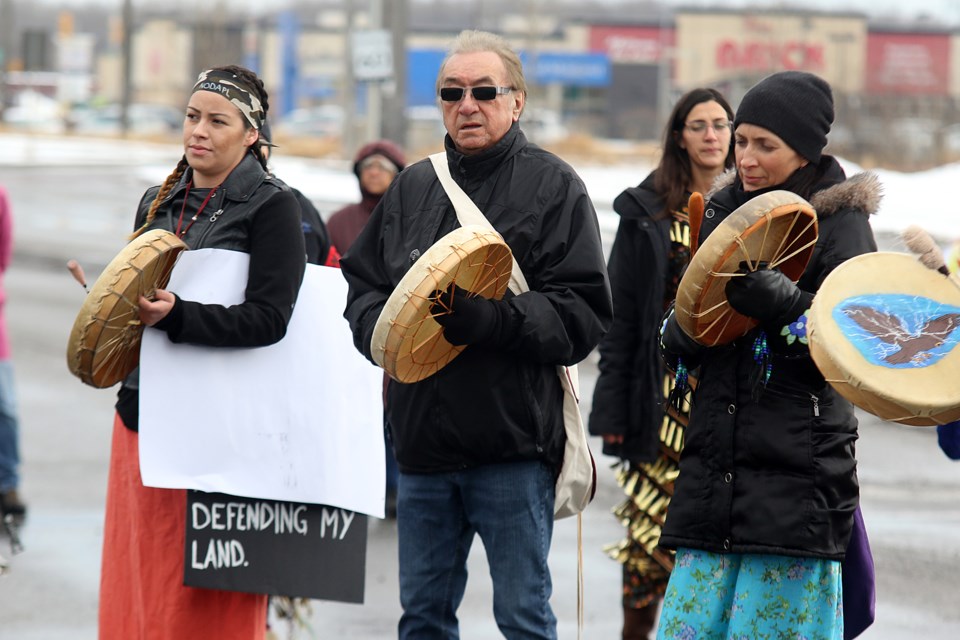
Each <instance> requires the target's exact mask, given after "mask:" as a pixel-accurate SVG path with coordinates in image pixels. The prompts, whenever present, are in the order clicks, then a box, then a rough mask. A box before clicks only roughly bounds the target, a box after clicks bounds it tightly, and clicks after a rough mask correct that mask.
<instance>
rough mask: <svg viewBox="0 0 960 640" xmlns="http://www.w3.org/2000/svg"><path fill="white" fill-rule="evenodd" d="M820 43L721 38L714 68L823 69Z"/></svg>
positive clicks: (759, 69)
mask: <svg viewBox="0 0 960 640" xmlns="http://www.w3.org/2000/svg"><path fill="white" fill-rule="evenodd" d="M823 58H824V56H823V45H820V44H811V43H805V42H799V41H791V40H788V41H786V42H773V41H771V40H764V41H756V40H745V41H737V40H721V41H720V42H718V43H717V48H716V65H717V69H723V70H724V71H774V70H781V69H802V70H804V71H823V69H824V66H825V64H824V59H823Z"/></svg>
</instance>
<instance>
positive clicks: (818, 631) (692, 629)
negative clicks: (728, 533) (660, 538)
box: [657, 548, 843, 640]
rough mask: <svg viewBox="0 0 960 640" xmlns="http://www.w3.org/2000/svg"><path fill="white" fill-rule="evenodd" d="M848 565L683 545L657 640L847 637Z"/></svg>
mask: <svg viewBox="0 0 960 640" xmlns="http://www.w3.org/2000/svg"><path fill="white" fill-rule="evenodd" d="M842 603H843V593H842V589H841V583H840V563H839V562H838V561H835V560H821V559H816V558H791V557H787V556H771V555H756V554H718V553H709V552H707V551H696V550H692V549H683V548H681V549H677V560H676V566H675V567H674V569H673V574H671V576H670V583H669V584H668V585H667V593H666V595H665V597H664V601H663V611H661V613H660V624H659V625H658V632H657V640H787V639H789V640H843V606H842Z"/></svg>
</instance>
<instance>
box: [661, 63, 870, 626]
mask: <svg viewBox="0 0 960 640" xmlns="http://www.w3.org/2000/svg"><path fill="white" fill-rule="evenodd" d="M832 122H833V97H832V92H831V89H830V86H829V85H828V84H827V83H826V82H825V81H824V80H823V79H821V78H819V77H817V76H815V75H813V74H810V73H805V72H797V71H788V72H782V73H776V74H774V75H772V76H770V77H768V78H766V79H764V80H762V81H761V82H759V83H758V84H757V85H755V86H754V87H753V88H751V89H750V90H749V91H748V92H747V93H746V95H745V96H744V97H743V100H742V102H741V104H740V107H739V109H738V110H737V113H736V116H735V118H734V151H735V156H736V171H735V172H730V174H728V176H727V178H728V179H727V180H726V181H725V184H721V185H720V186H718V187H716V189H717V190H715V192H713V193H711V194H710V195H709V200H708V203H707V206H706V213H705V216H704V220H703V226H702V227H701V232H700V241H701V244H702V241H703V239H704V238H706V237H707V236H709V234H710V233H711V232H712V231H713V230H714V229H716V228H717V225H719V224H720V222H721V221H723V220H724V219H725V218H726V217H727V216H728V215H730V214H731V213H732V212H733V211H735V210H736V209H737V208H739V207H740V206H741V205H743V204H744V203H746V202H747V201H749V200H750V199H752V198H754V197H756V196H758V195H761V194H763V193H766V192H769V191H772V190H779V189H783V190H788V191H791V192H793V193H796V194H797V195H799V196H801V197H803V198H804V199H806V200H807V201H809V202H810V203H811V204H812V205H813V206H814V208H815V209H816V211H817V216H818V221H819V237H818V240H817V244H816V247H815V248H814V251H813V255H812V257H811V260H810V262H809V264H808V265H807V267H806V270H805V271H804V272H803V274H802V276H801V277H800V280H799V281H798V282H797V284H794V283H793V282H792V281H791V280H790V279H788V278H787V277H786V276H785V275H783V274H782V273H781V272H780V271H779V270H776V269H760V270H758V271H755V272H753V273H750V274H747V275H744V276H742V277H738V278H731V279H730V280H729V285H728V286H727V289H726V293H727V300H728V302H729V304H730V305H731V306H732V307H733V308H734V309H735V310H737V311H738V312H740V313H742V314H744V315H747V316H750V317H753V318H756V319H758V320H759V321H760V322H759V325H758V327H757V328H756V329H754V330H753V331H751V332H750V333H748V334H747V335H746V336H744V337H743V338H739V339H737V340H735V341H733V342H732V343H730V344H727V345H722V346H717V347H713V348H705V347H702V346H700V345H698V344H697V343H696V342H694V341H693V340H692V339H691V338H690V337H689V336H687V335H686V334H684V333H683V331H682V330H681V329H680V327H679V325H678V324H677V322H676V319H675V317H674V316H673V315H672V314H671V315H669V316H668V318H667V321H666V322H665V323H664V327H663V330H662V335H661V340H662V351H663V355H664V357H665V358H666V359H667V360H668V362H670V363H671V364H672V365H676V364H677V361H678V360H680V361H682V362H683V364H684V365H685V366H686V367H687V368H688V369H689V370H693V369H694V368H696V367H698V366H699V376H698V381H699V382H698V386H697V389H696V392H695V393H694V398H693V408H692V413H691V418H690V423H689V425H688V427H687V431H686V443H685V447H684V450H683V454H682V457H681V460H680V474H679V478H678V479H677V482H676V486H675V492H674V497H673V501H672V503H671V505H670V511H669V513H668V515H667V519H666V524H665V526H664V528H663V534H662V536H661V538H660V544H661V545H663V546H666V547H668V548H673V549H676V551H677V556H676V566H675V568H674V572H673V574H672V576H671V578H670V583H669V585H668V587H667V593H666V596H665V600H664V607H663V611H662V613H661V618H660V623H659V634H658V638H664V639H667V638H686V637H697V638H742V637H743V638H761V637H771V638H772V637H807V638H823V639H825V640H833V639H836V640H840V639H841V638H843V637H844V616H843V588H842V586H841V568H840V563H841V561H842V560H843V559H844V555H845V553H846V551H847V546H848V542H849V541H850V538H851V532H852V530H853V527H854V517H855V516H854V514H855V511H856V510H857V506H858V503H859V488H858V483H857V473H856V459H855V455H854V444H855V442H856V439H857V420H856V418H855V416H854V411H853V406H852V405H851V404H850V403H849V402H847V401H846V400H844V399H843V398H842V397H841V396H839V395H838V394H837V393H836V392H835V391H834V390H833V388H832V387H831V386H830V385H828V384H827V383H826V382H825V381H824V379H823V377H822V376H821V375H820V373H819V371H818V370H817V367H816V366H815V365H814V363H813V361H812V360H811V358H810V353H809V350H808V348H807V338H806V312H807V310H808V309H809V308H810V303H811V301H812V300H813V297H814V295H815V294H816V292H817V289H818V288H819V286H820V284H821V283H822V282H823V279H824V278H825V277H826V276H827V275H828V274H829V273H830V272H831V271H832V270H833V269H834V268H836V267H837V266H838V265H839V264H840V263H842V262H843V261H845V260H847V259H849V258H852V257H854V256H856V255H859V254H862V253H866V252H870V251H876V242H875V241H874V238H873V233H872V231H871V229H870V223H869V219H868V218H869V215H870V214H872V213H874V212H875V211H876V210H877V208H878V205H879V201H880V197H881V194H880V185H879V182H878V180H877V179H876V177H874V176H873V175H871V174H866V173H863V174H858V175H856V176H853V177H852V178H849V179H847V178H846V176H845V175H844V172H843V170H842V168H841V167H840V165H839V163H838V162H837V161H836V160H835V159H834V158H833V157H831V156H828V155H824V154H823V148H824V147H825V146H826V143H827V134H828V133H829V131H830V125H831V124H832ZM758 355H760V356H764V358H760V359H759V360H760V361H763V362H769V363H771V364H772V367H771V368H770V369H769V377H767V378H766V379H765V378H764V376H763V375H760V376H758V375H756V374H757V368H758V367H760V366H762V365H761V364H760V361H758V358H757V356H758ZM764 380H765V382H764ZM758 381H760V382H758ZM847 637H850V636H849V635H848V636H847Z"/></svg>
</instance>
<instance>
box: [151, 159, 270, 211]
mask: <svg viewBox="0 0 960 640" xmlns="http://www.w3.org/2000/svg"><path fill="white" fill-rule="evenodd" d="M192 179H193V169H191V168H190V167H187V170H186V171H184V172H183V175H182V176H180V182H178V183H177V186H176V187H174V188H173V189H172V190H171V191H170V195H169V196H167V200H170V199H171V198H173V197H174V196H176V195H177V194H179V193H180V192H181V191H183V190H184V189H186V187H187V183H188V182H190V181H191V180H192ZM266 179H267V172H266V171H264V170H263V167H262V166H261V165H260V161H259V160H257V159H256V157H254V155H253V153H252V152H250V153H247V154H245V155H244V156H243V160H241V161H240V164H238V165H237V166H236V167H234V169H233V171H231V172H230V175H228V176H227V179H226V180H224V181H223V184H222V185H221V187H220V189H218V191H219V192H220V194H219V195H220V197H222V198H225V199H228V200H234V201H236V202H246V201H247V200H249V199H250V196H252V195H253V192H254V191H256V190H257V187H259V186H260V185H261V184H262V183H263V181H264V180H266Z"/></svg>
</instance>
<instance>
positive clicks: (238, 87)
mask: <svg viewBox="0 0 960 640" xmlns="http://www.w3.org/2000/svg"><path fill="white" fill-rule="evenodd" d="M197 91H212V92H213V93H218V94H220V95H221V96H223V97H224V98H226V99H227V100H229V101H230V102H232V103H233V105H234V106H235V107H236V108H237V109H239V110H240V113H242V114H243V117H244V118H246V119H247V122H249V123H250V126H252V127H253V128H254V129H256V130H257V131H259V130H260V127H262V126H263V121H264V116H265V115H266V114H264V112H263V106H262V105H261V104H260V99H259V98H258V97H257V96H256V94H254V92H253V91H251V90H250V88H249V87H247V85H246V84H245V83H244V82H243V80H242V79H241V78H240V77H239V76H237V75H236V74H233V73H230V72H229V71H222V70H219V69H208V70H206V71H201V72H200V75H199V76H198V77H197V84H195V85H193V91H191V92H190V93H196V92H197Z"/></svg>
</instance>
